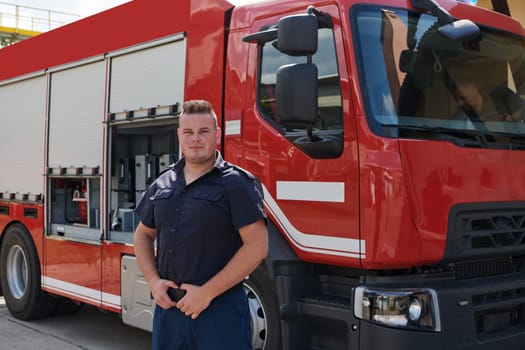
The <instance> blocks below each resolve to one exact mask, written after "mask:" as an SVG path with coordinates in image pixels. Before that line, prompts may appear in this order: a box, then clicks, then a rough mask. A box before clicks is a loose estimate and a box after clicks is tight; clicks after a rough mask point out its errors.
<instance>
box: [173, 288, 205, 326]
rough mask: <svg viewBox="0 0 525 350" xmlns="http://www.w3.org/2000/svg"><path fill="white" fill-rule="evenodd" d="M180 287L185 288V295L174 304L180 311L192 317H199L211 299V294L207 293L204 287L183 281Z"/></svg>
mask: <svg viewBox="0 0 525 350" xmlns="http://www.w3.org/2000/svg"><path fill="white" fill-rule="evenodd" d="M180 288H181V289H185V290H186V295H185V296H184V297H183V298H182V299H181V300H180V301H179V302H178V303H177V305H176V306H177V308H178V309H179V310H180V311H181V312H183V313H184V314H185V315H186V316H188V317H191V318H192V319H196V318H197V317H199V315H200V314H201V313H202V312H203V311H204V310H206V308H207V307H208V306H209V305H210V303H211V301H212V300H213V295H211V294H210V293H208V292H207V290H206V288H203V287H199V286H194V285H192V284H184V283H183V284H182V285H181V286H180Z"/></svg>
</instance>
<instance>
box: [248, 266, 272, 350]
mask: <svg viewBox="0 0 525 350" xmlns="http://www.w3.org/2000/svg"><path fill="white" fill-rule="evenodd" d="M243 285H244V290H245V292H246V295H247V296H248V304H249V306H250V317H251V324H252V347H253V350H274V349H280V348H281V326H280V320H279V305H278V302H277V294H276V292H275V287H274V284H273V281H271V279H270V277H269V276H268V273H267V272H266V269H265V268H264V267H263V266H259V267H258V268H257V269H256V270H255V271H254V272H253V273H252V274H250V276H249V277H248V278H247V279H245V280H244V283H243Z"/></svg>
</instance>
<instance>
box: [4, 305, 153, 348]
mask: <svg viewBox="0 0 525 350" xmlns="http://www.w3.org/2000/svg"><path fill="white" fill-rule="evenodd" d="M150 341H151V334H150V333H148V332H144V331H141V330H139V329H135V328H132V327H128V326H126V325H124V324H123V323H122V322H121V320H120V318H119V316H118V315H117V314H113V313H103V312H101V311H99V310H98V309H96V308H94V307H91V306H87V305H86V306H84V308H82V310H81V311H80V312H78V313H77V314H74V315H70V316H61V317H51V318H47V319H43V320H38V321H31V322H23V321H20V320H17V319H15V318H13V317H12V316H11V314H10V313H9V311H8V310H7V307H6V305H5V301H4V298H3V297H1V296H0V350H7V349H9V350H69V349H72V350H78V349H82V350H110V349H111V350H134V349H138V350H149V349H151V346H150Z"/></svg>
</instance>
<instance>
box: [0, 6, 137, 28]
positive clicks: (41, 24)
mask: <svg viewBox="0 0 525 350" xmlns="http://www.w3.org/2000/svg"><path fill="white" fill-rule="evenodd" d="M128 1H129V0H0V25H4V26H8V27H13V26H15V25H14V23H15V22H14V21H15V14H16V11H17V10H18V15H19V22H18V27H19V28H21V29H29V30H35V31H47V30H49V29H53V28H56V27H58V26H60V25H63V24H66V23H69V22H73V21H75V20H78V19H80V18H83V17H87V16H90V15H93V14H95V13H98V12H101V11H104V10H107V9H109V8H112V7H115V6H118V5H121V4H123V3H126V2H128ZM17 5H18V7H17Z"/></svg>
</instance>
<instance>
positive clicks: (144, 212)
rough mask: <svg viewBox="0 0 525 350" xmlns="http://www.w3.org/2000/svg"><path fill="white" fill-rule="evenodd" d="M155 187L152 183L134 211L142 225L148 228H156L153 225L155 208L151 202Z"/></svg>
mask: <svg viewBox="0 0 525 350" xmlns="http://www.w3.org/2000/svg"><path fill="white" fill-rule="evenodd" d="M156 190H157V186H155V183H153V184H152V185H151V186H150V187H149V188H148V190H147V191H146V193H145V194H144V196H142V199H141V200H140V202H139V204H138V205H137V208H136V209H135V213H136V214H137V216H138V217H139V219H140V221H141V222H142V224H144V225H146V226H148V227H149V228H156V227H157V226H156V225H155V215H154V214H155V210H154V209H155V208H154V205H153V201H152V200H151V196H152V195H153V194H154V193H155V192H156Z"/></svg>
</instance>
